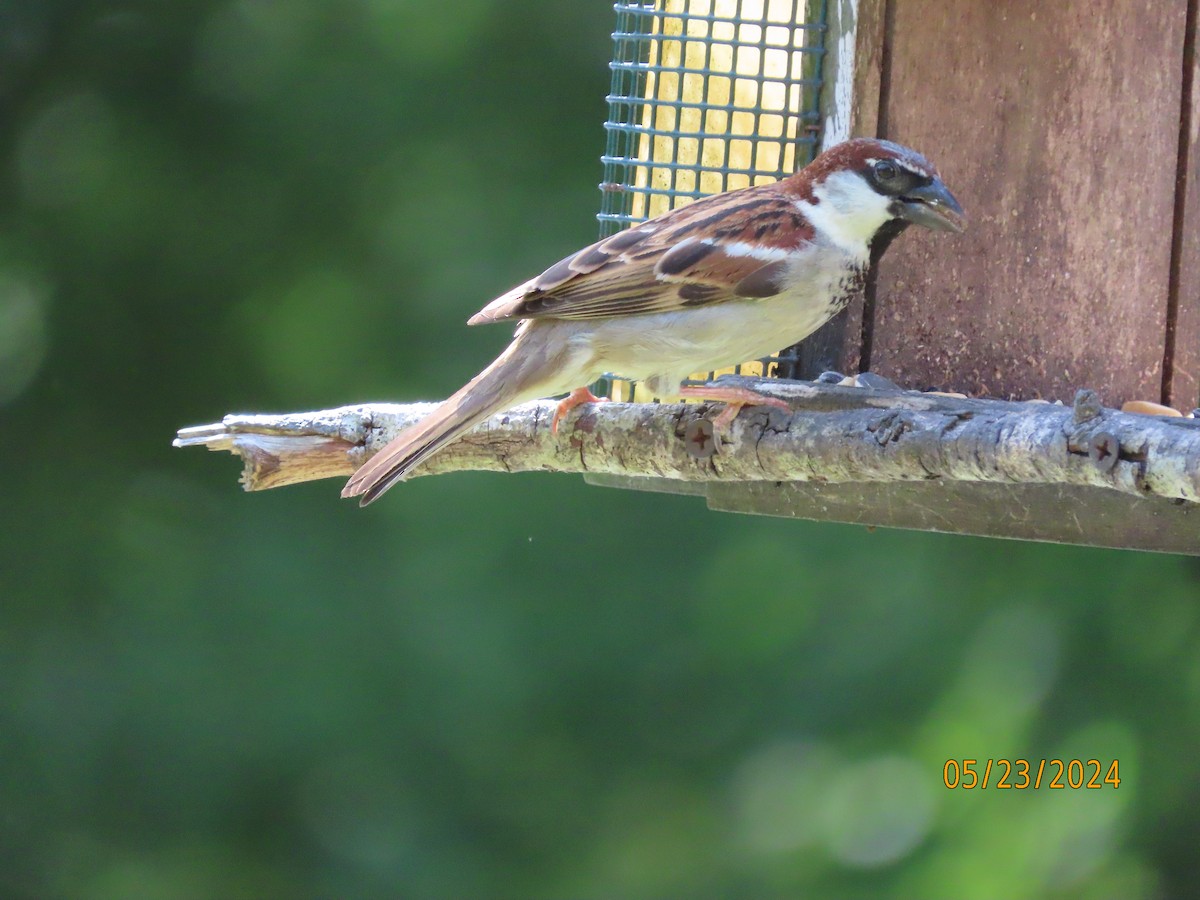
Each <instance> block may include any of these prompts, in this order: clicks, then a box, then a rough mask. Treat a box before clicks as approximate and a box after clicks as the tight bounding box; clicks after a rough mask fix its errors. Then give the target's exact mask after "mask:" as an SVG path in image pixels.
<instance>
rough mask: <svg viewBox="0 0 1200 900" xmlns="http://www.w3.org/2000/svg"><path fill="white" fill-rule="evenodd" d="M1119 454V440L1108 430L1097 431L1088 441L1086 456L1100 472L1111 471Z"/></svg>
mask: <svg viewBox="0 0 1200 900" xmlns="http://www.w3.org/2000/svg"><path fill="white" fill-rule="evenodd" d="M1120 455H1121V442H1120V441H1118V440H1117V438H1116V436H1115V435H1114V434H1112V432H1109V431H1097V432H1096V433H1095V434H1093V435H1092V439H1091V440H1090V441H1088V458H1089V459H1090V460H1091V461H1092V462H1093V463H1095V464H1096V468H1098V469H1099V470H1100V471H1101V472H1111V471H1112V470H1113V469H1114V468H1116V465H1117V459H1118V457H1120Z"/></svg>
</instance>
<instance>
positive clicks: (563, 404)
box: [550, 387, 608, 434]
mask: <svg viewBox="0 0 1200 900" xmlns="http://www.w3.org/2000/svg"><path fill="white" fill-rule="evenodd" d="M606 400H608V398H607V397H597V396H596V395H595V394H593V393H592V392H591V390H590V389H589V388H585V387H578V388H575V390H573V391H571V393H569V394H567V396H565V397H563V399H562V400H560V401H559V403H558V407H557V408H556V409H555V410H554V418H553V419H551V420H550V431H551V433H553V434H558V423H559V421H561V419H562V417H563V416H565V415H566V414H567V413H569V412H570V411H571V410H573V409H574V408H575V407H577V406H583V405H584V404H585V403H604V402H605V401H606Z"/></svg>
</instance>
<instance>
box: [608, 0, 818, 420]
mask: <svg viewBox="0 0 1200 900" xmlns="http://www.w3.org/2000/svg"><path fill="white" fill-rule="evenodd" d="M825 6H826V0H627V2H618V3H616V4H615V6H614V9H615V10H616V14H617V22H616V29H615V31H614V33H613V45H614V46H613V61H612V64H611V66H612V73H613V77H612V90H611V93H610V94H609V97H608V104H609V118H608V122H606V123H605V129H606V131H607V135H608V139H607V145H606V148H605V153H604V156H603V157H602V161H603V163H604V180H603V182H602V183H601V185H600V190H601V196H602V202H601V208H600V214H599V215H598V216H597V218H598V219H599V220H600V234H601V236H602V237H604V236H607V235H610V234H614V233H615V232H617V231H619V230H621V229H622V228H626V227H628V226H629V225H631V224H636V223H638V222H643V221H645V220H646V219H649V218H653V217H654V216H657V215H660V214H661V213H664V212H666V211H667V210H669V209H673V208H675V207H677V206H682V205H684V204H686V203H690V202H691V201H693V200H695V199H696V198H697V197H703V196H705V195H708V194H714V193H719V192H721V191H729V190H735V189H737V188H742V187H749V186H750V185H754V184H764V183H767V182H771V181H778V180H779V179H781V178H786V177H787V176H788V175H791V174H792V173H793V172H795V171H796V170H797V169H799V168H801V167H803V166H804V165H806V164H807V163H808V162H810V161H811V160H812V158H813V156H814V155H815V154H816V150H817V145H818V141H819V139H820V122H821V116H820V109H819V100H820V93H821V63H822V58H823V55H824V52H825V49H824V41H825V30H826V19H825ZM799 359H800V356H799V352H798V351H797V349H796V348H794V347H792V348H788V349H787V350H783V351H781V352H780V353H779V354H777V355H775V356H772V357H769V358H768V359H765V360H758V361H750V362H746V363H743V364H742V365H740V366H735V367H733V368H731V369H728V370H725V371H729V372H739V373H744V374H759V375H775V376H779V377H784V378H794V377H797V375H798V374H799V372H798V366H799ZM716 374H720V373H708V377H712V376H713V375H716ZM698 378H699V380H706V379H705V376H704V373H698ZM601 387H602V388H603V389H606V390H607V391H608V393H609V396H611V397H612V398H613V399H616V400H631V399H636V400H643V399H652V398H650V397H648V396H645V394H644V393H640V391H641V390H642V389H641V388H640V387H639V386H638V385H633V384H630V383H629V382H627V381H624V380H623V379H620V378H616V377H612V378H610V379H608V380H607V383H606V384H604V385H601Z"/></svg>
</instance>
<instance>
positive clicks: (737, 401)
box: [679, 384, 792, 435]
mask: <svg viewBox="0 0 1200 900" xmlns="http://www.w3.org/2000/svg"><path fill="white" fill-rule="evenodd" d="M679 396H680V397H685V398H687V399H689V400H719V401H721V402H722V403H725V404H727V405H726V407H725V408H724V409H723V410H721V412H720V414H719V415H718V416H717V417H716V418H715V419H713V431H715V432H716V433H717V434H718V435H720V434H723V433H724V432H725V431H726V429H728V428H729V426H730V425H732V424H733V420H734V419H736V418H737V414H738V413H739V412H741V411H742V407H743V406H774V407H775V408H776V409H782V410H784V411H785V412H791V409H792V408H791V407H790V406H788V404H787V401H786V400H780V399H779V398H778V397H768V396H767V395H766V394H760V393H758V392H757V391H752V390H750V389H749V388H736V387H721V386H719V385H710V384H685V385H683V386H682V387H680V388H679Z"/></svg>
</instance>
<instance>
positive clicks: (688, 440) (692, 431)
mask: <svg viewBox="0 0 1200 900" xmlns="http://www.w3.org/2000/svg"><path fill="white" fill-rule="evenodd" d="M683 446H684V447H685V448H686V449H687V452H688V455H689V456H694V457H696V459H707V458H708V457H710V456H712V455H713V454H714V453H716V452H717V441H716V439H715V438H714V437H713V425H712V422H710V421H708V419H692V421H690V422H688V423H687V427H685V428H684V429H683Z"/></svg>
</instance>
